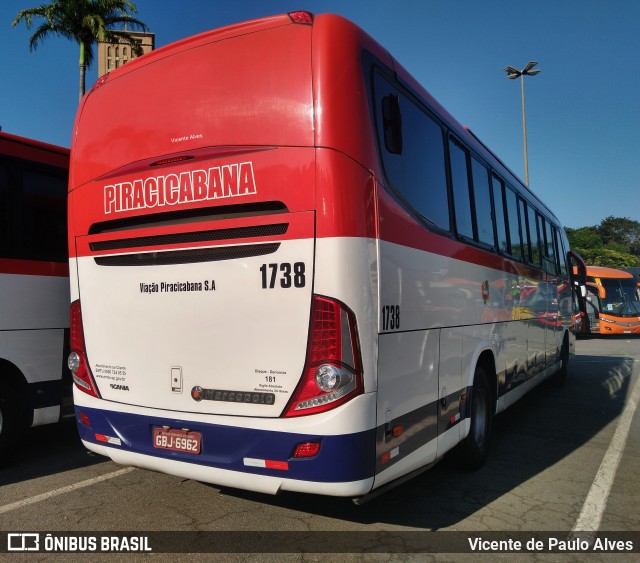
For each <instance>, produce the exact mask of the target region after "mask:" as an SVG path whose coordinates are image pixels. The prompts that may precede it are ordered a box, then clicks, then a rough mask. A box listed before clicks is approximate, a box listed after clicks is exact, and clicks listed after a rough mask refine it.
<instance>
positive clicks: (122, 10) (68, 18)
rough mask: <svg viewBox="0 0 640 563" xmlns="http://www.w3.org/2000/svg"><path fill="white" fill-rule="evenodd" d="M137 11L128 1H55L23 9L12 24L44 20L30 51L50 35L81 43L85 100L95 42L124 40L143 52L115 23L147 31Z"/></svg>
mask: <svg viewBox="0 0 640 563" xmlns="http://www.w3.org/2000/svg"><path fill="white" fill-rule="evenodd" d="M137 12H138V9H137V8H136V5H135V4H134V3H133V2H130V1H129V0H52V1H51V2H50V3H49V4H42V5H41V6H36V7H35V8H28V9H26V10H20V11H19V12H18V15H17V16H16V19H15V20H13V23H12V24H11V25H12V27H16V26H17V25H18V24H19V23H20V22H21V21H23V20H24V22H25V24H26V26H27V29H31V22H32V19H33V18H42V19H43V20H44V22H43V23H42V24H41V25H40V26H39V27H38V28H37V29H36V30H35V33H34V34H33V35H32V36H31V38H30V39H29V49H30V50H31V51H33V50H35V49H36V48H37V47H38V45H39V44H40V42H41V41H42V40H43V39H44V38H45V37H47V36H49V35H51V34H55V35H61V36H62V37H66V38H67V39H71V40H73V41H76V42H77V43H78V45H79V46H80V99H82V96H84V92H85V71H86V68H87V67H88V66H91V63H92V62H93V46H94V44H95V43H97V42H98V41H107V42H110V43H118V42H121V41H124V42H125V43H127V44H129V45H130V46H131V49H132V50H133V52H134V53H135V54H136V55H141V54H142V47H140V45H139V44H138V43H136V42H135V40H134V39H133V38H132V37H131V35H130V34H129V33H127V32H126V31H122V30H119V29H113V27H114V26H121V25H124V26H125V29H127V28H130V27H131V28H135V29H139V30H141V31H146V30H147V29H148V28H147V26H146V25H145V24H144V23H143V22H141V21H140V20H137V19H136V18H134V17H133V16H132V15H131V13H134V14H135V13H137Z"/></svg>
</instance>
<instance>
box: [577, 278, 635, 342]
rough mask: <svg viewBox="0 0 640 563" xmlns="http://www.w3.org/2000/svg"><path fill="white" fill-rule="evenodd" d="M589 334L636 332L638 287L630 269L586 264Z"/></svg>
mask: <svg viewBox="0 0 640 563" xmlns="http://www.w3.org/2000/svg"><path fill="white" fill-rule="evenodd" d="M586 273H587V284H586V287H587V314H588V315H589V325H590V327H591V333H592V334H640V287H639V286H638V284H637V283H636V279H635V277H634V276H633V274H631V273H630V272H626V271H624V270H617V269H615V268H604V267H600V266H587V272H586Z"/></svg>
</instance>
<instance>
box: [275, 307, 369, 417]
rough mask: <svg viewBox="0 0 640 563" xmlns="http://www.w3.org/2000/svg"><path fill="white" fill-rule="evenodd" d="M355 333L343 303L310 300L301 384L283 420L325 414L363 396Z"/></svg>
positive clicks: (348, 311) (348, 312) (352, 320)
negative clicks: (356, 397)
mask: <svg viewBox="0 0 640 563" xmlns="http://www.w3.org/2000/svg"><path fill="white" fill-rule="evenodd" d="M361 364H362V362H361V360H360V347H359V344H358V332H357V328H356V320H355V315H354V314H353V312H352V311H351V310H350V309H348V308H347V307H346V305H344V304H343V303H340V302H339V301H336V300H334V299H328V298H326V297H319V296H317V295H316V296H314V298H313V304H312V307H311V323H310V330H309V346H308V349H307V361H306V365H305V368H304V372H303V376H302V380H301V381H300V383H299V384H298V387H297V389H296V391H295V393H294V394H293V397H292V399H291V401H290V402H289V404H288V405H287V408H286V409H285V412H284V416H286V417H290V416H302V415H307V414H315V413H318V412H323V411H327V410H329V409H332V408H334V407H337V406H338V405H341V404H343V403H345V402H347V401H349V400H350V399H352V398H353V397H355V396H356V395H359V394H360V393H362V392H363V383H362V368H361Z"/></svg>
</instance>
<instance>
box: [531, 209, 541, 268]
mask: <svg viewBox="0 0 640 563" xmlns="http://www.w3.org/2000/svg"><path fill="white" fill-rule="evenodd" d="M527 207H528V210H529V240H530V242H531V263H532V264H535V265H536V266H540V236H539V234H538V225H537V219H536V210H535V209H534V208H533V207H531V206H530V205H528V206H527ZM539 217H540V216H538V218H539ZM541 233H542V230H540V234H541Z"/></svg>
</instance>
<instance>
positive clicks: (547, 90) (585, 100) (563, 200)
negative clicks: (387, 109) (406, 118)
mask: <svg viewBox="0 0 640 563" xmlns="http://www.w3.org/2000/svg"><path fill="white" fill-rule="evenodd" d="M47 2H48V0H2V1H1V2H0V60H1V64H2V69H1V71H0V126H1V127H2V130H3V131H6V132H9V133H14V134H17V135H22V136H26V137H32V138H36V139H39V140H42V141H46V142H49V143H54V144H58V145H63V146H67V147H68V146H69V145H70V142H71V130H72V127H73V119H74V115H75V111H76V109H77V98H78V81H79V74H78V46H77V44H75V43H72V42H70V41H68V40H66V39H64V38H61V37H55V36H51V37H49V38H48V39H46V40H45V41H44V42H43V43H42V44H41V46H40V47H39V48H38V49H37V50H36V51H34V52H30V51H29V47H28V39H29V37H30V34H31V32H29V31H28V30H27V29H26V26H25V25H24V23H23V24H21V25H20V26H19V27H17V28H15V29H13V28H11V22H12V21H13V19H14V17H15V16H16V14H17V12H18V11H19V10H20V9H23V8H28V7H34V6H36V5H39V4H43V3H47ZM136 5H137V7H138V17H139V19H141V20H142V21H144V22H145V23H147V25H148V26H149V27H150V29H151V31H153V32H154V33H155V34H156V46H158V47H159V46H162V45H166V44H167V43H171V42H173V41H176V40H178V39H181V38H184V37H187V36H189V35H193V34H195V33H199V32H201V31H205V30H207V29H212V28H216V27H220V26H223V25H227V24H230V23H235V22H239V21H243V20H247V19H252V18H257V17H261V16H266V15H273V14H277V13H284V12H287V11H291V10H295V9H306V10H310V11H312V12H315V13H324V12H333V13H338V14H341V15H343V16H345V17H347V18H349V19H351V20H352V21H354V22H356V23H357V24H358V25H360V26H361V27H362V28H364V29H365V30H366V31H367V32H368V33H369V34H370V35H372V36H373V37H374V38H375V39H377V40H378V41H379V42H380V43H381V44H382V45H384V46H385V47H386V48H387V49H388V50H389V52H390V53H391V54H392V55H393V56H394V57H395V58H396V59H397V60H398V61H399V62H400V63H401V64H402V65H403V66H404V67H405V68H407V70H408V71H409V72H411V73H412V74H413V75H414V76H415V77H416V79H417V80H418V81H419V82H420V83H422V84H423V85H424V86H425V88H426V89H427V90H429V91H430V92H431V94H433V95H434V97H435V98H436V99H438V100H439V101H440V102H441V103H442V104H443V105H444V106H445V107H446V108H447V109H448V110H449V111H450V112H451V113H452V114H453V115H454V116H455V117H456V118H457V119H458V120H459V121H460V122H461V123H462V124H464V125H468V126H469V127H470V128H471V129H472V130H473V131H474V132H475V133H476V134H477V135H478V136H479V137H480V138H481V139H482V140H483V141H484V142H485V143H486V144H487V145H489V146H490V147H491V148H492V149H493V150H494V152H496V153H497V154H498V155H499V156H500V157H501V158H502V160H503V161H504V162H505V163H506V164H507V165H508V166H509V167H510V168H511V169H512V170H513V171H514V172H516V174H518V175H519V176H520V177H524V170H523V169H524V167H523V148H522V112H521V99H520V80H519V79H518V80H507V78H506V73H505V72H503V70H502V69H503V68H504V67H505V66H507V65H511V66H514V67H516V68H519V69H522V68H524V66H525V65H526V64H527V62H528V61H530V60H536V61H538V62H539V64H538V67H537V68H539V69H541V70H542V72H541V73H540V74H539V75H537V76H533V77H527V78H526V79H525V96H526V115H527V141H528V155H529V183H530V186H531V188H532V189H533V191H535V192H536V193H537V194H538V195H539V196H540V197H541V198H542V199H543V200H544V201H545V202H546V203H547V204H548V205H549V206H550V207H551V208H552V209H553V210H554V212H555V213H556V214H557V215H558V217H559V218H560V220H561V221H562V222H563V223H564V225H565V226H568V227H574V228H577V227H583V226H592V225H597V224H599V223H600V221H601V220H602V219H604V218H605V217H608V216H610V215H612V216H614V217H629V218H630V219H634V220H636V221H638V220H640V174H639V173H638V169H639V167H640V0H536V1H532V0H393V1H391V0H303V1H302V2H300V1H298V2H296V1H295V0H293V1H292V0H288V1H282V0H181V1H179V2H176V1H175V0H137V1H136ZM96 77H97V62H96V63H95V64H94V66H93V67H92V68H91V69H89V71H88V75H87V87H88V88H90V87H91V85H92V84H93V82H94V81H95V80H96Z"/></svg>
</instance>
